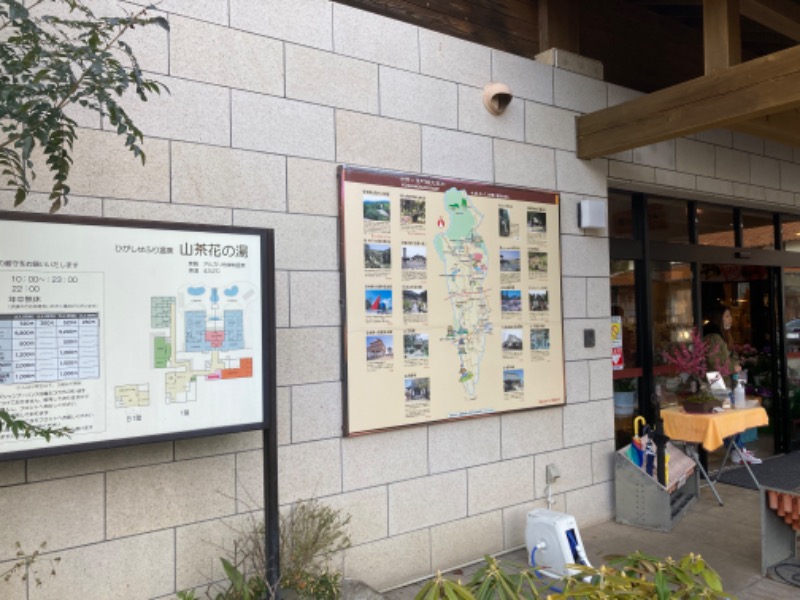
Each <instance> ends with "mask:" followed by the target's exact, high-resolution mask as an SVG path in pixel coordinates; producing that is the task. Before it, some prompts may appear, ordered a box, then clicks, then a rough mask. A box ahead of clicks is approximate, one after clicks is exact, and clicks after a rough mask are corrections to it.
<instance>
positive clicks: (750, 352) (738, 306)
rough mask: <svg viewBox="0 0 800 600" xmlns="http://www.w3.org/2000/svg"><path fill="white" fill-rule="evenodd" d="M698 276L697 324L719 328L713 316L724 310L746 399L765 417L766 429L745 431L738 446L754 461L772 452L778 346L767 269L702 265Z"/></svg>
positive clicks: (719, 324) (799, 359) (799, 356)
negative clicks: (744, 446)
mask: <svg viewBox="0 0 800 600" xmlns="http://www.w3.org/2000/svg"><path fill="white" fill-rule="evenodd" d="M700 273H701V275H700V286H701V305H702V320H703V325H704V326H705V328H706V330H707V331H708V330H709V329H713V328H714V327H715V326H718V327H722V326H723V324H722V323H721V322H720V318H719V317H720V316H721V315H722V313H723V311H724V310H725V309H728V310H729V311H730V315H731V319H730V329H729V330H728V331H729V333H730V336H729V337H730V342H731V345H732V347H731V348H729V350H730V351H731V352H732V353H733V357H734V358H735V360H736V361H738V363H739V364H740V365H741V367H742V374H741V375H742V378H743V381H746V384H745V390H746V394H747V398H748V399H751V400H758V401H759V402H760V403H761V404H762V406H764V408H765V409H766V410H767V413H768V414H769V415H770V425H769V426H767V427H763V428H760V429H759V430H758V431H756V430H755V429H753V430H749V431H747V432H745V433H744V434H742V442H743V443H745V444H747V447H748V449H750V450H754V451H755V452H756V454H757V455H758V456H759V457H762V458H763V457H764V456H769V455H771V454H773V452H774V437H773V435H772V431H773V429H772V425H773V421H774V419H775V418H776V416H777V414H776V413H777V411H776V410H774V408H775V402H776V398H777V394H776V391H777V387H776V382H775V381H774V372H775V370H774V365H773V359H774V357H775V356H776V353H777V348H778V346H777V344H776V340H774V339H772V338H773V336H772V335H771V332H772V331H773V330H774V328H773V326H772V323H773V322H774V321H773V319H774V315H773V306H774V304H773V302H772V301H771V299H770V271H769V269H768V268H766V267H762V266H756V265H725V264H721V265H717V264H703V265H701V269H700ZM798 277H800V273H798ZM798 281H799V282H800V279H799V280H798ZM798 301H800V286H799V287H798ZM798 341H800V340H798ZM798 349H800V347H799V348H798ZM798 367H800V353H798Z"/></svg>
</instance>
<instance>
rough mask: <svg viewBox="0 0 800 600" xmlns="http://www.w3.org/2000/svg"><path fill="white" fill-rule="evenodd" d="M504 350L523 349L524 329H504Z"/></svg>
mask: <svg viewBox="0 0 800 600" xmlns="http://www.w3.org/2000/svg"><path fill="white" fill-rule="evenodd" d="M503 350H522V329H520V328H514V329H503Z"/></svg>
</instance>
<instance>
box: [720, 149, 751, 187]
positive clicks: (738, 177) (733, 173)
mask: <svg viewBox="0 0 800 600" xmlns="http://www.w3.org/2000/svg"><path fill="white" fill-rule="evenodd" d="M714 172H715V174H716V176H717V177H718V178H720V179H726V180H729V181H738V182H740V183H750V156H749V155H748V154H747V153H746V152H741V151H739V150H729V149H728V148H716V149H715V160H714Z"/></svg>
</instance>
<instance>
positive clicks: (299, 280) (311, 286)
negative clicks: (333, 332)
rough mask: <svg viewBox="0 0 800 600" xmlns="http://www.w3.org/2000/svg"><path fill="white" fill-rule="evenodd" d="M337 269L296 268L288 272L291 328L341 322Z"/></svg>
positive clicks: (331, 324) (336, 324) (339, 323)
mask: <svg viewBox="0 0 800 600" xmlns="http://www.w3.org/2000/svg"><path fill="white" fill-rule="evenodd" d="M340 279H341V278H340V275H339V273H338V272H321V271H316V272H315V271H299V272H295V273H291V275H290V288H289V293H290V298H291V323H292V327H314V326H317V327H319V326H338V325H341V320H342V319H341V306H340V304H339V295H340V293H341V280H340Z"/></svg>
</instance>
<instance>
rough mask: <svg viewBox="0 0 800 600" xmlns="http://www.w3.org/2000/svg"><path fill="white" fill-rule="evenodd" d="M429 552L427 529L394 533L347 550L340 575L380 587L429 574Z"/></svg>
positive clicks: (376, 587)
mask: <svg viewBox="0 0 800 600" xmlns="http://www.w3.org/2000/svg"><path fill="white" fill-rule="evenodd" d="M430 555H431V550H430V541H429V538H428V532H427V531H425V530H423V531H415V532H413V533H407V534H405V535H398V536H395V537H391V538H388V539H386V540H379V541H376V542H371V543H368V544H363V545H361V546H355V547H353V548H350V549H349V550H347V551H346V552H345V558H344V565H345V569H344V576H345V577H349V578H351V579H360V580H361V581H364V582H366V583H367V584H368V585H369V586H371V587H373V588H375V589H377V590H384V589H387V588H390V587H394V586H397V585H400V584H403V583H407V582H409V581H412V580H414V579H418V578H420V577H423V576H427V575H428V574H430V572H431V559H430ZM401 556H402V557H403V560H399V557H401Z"/></svg>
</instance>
